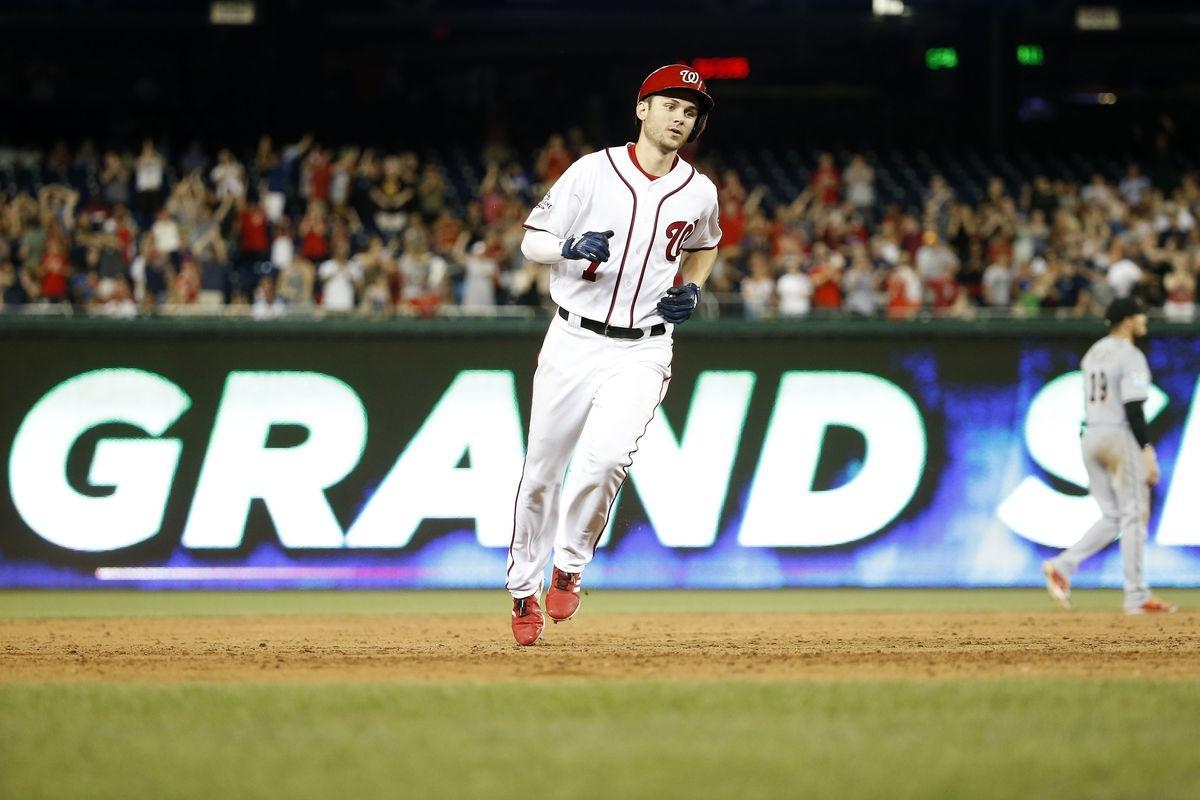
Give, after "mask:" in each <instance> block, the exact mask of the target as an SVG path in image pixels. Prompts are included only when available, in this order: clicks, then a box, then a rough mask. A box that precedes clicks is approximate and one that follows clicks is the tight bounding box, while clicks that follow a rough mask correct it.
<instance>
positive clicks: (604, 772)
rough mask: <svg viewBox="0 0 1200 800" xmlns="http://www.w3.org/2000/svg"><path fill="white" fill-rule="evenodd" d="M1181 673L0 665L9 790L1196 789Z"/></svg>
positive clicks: (1192, 792)
mask: <svg viewBox="0 0 1200 800" xmlns="http://www.w3.org/2000/svg"><path fill="white" fill-rule="evenodd" d="M1198 718H1200V690H1198V688H1197V686H1196V684H1195V683H1192V682H1186V683H1154V682H1144V681H1116V682H1095V681H1090V682H1085V683H1073V682H1066V681H1061V680H1050V681H976V682H957V681H955V682H913V683H895V682H888V683H872V682H864V683H796V684H730V685H705V686H691V685H678V684H666V683H636V684H619V683H618V684H614V683H604V684H589V683H580V684H553V685H539V686H536V687H532V688H523V687H521V686H519V685H512V684H509V685H488V686H482V685H450V686H446V685H442V686H428V687H426V686H421V687H417V686H405V685H390V686H370V685H366V686H364V685H321V686H273V685H254V684H248V685H247V684H242V685H191V686H188V685H184V686H156V687H149V686H137V685H116V686H112V685H110V686H95V685H91V686H89V685H75V686H46V685H41V686H13V685H10V686H0V743H2V744H0V796H2V797H5V798H22V799H23V800H36V799H37V798H91V799H93V800H101V799H103V798H121V800H126V799H127V798H197V799H198V800H213V798H263V799H264V800H277V799H279V798H332V797H337V798H355V799H356V800H357V798H443V797H444V798H472V797H487V798H496V797H513V796H546V797H552V798H557V797H567V798H590V797H614V798H640V797H648V798H650V797H652V798H657V799H661V798H677V797H678V798H697V797H714V798H740V799H745V798H759V797H781V798H783V797H786V798H801V797H802V798H839V799H840V798H889V799H897V798H943V797H944V798H975V799H979V798H1013V797H1017V798H1019V797H1027V798H1055V799H1056V800H1057V799H1061V798H1089V800H1097V799H1098V798H1154V800H1168V798H1195V797H1197V796H1200V772H1198V771H1197V769H1196V765H1197V758H1196V755H1195V743H1194V732H1195V729H1196V728H1195V726H1196V720H1197V719H1198Z"/></svg>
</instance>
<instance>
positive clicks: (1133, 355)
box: [1050, 336, 1150, 610]
mask: <svg viewBox="0 0 1200 800" xmlns="http://www.w3.org/2000/svg"><path fill="white" fill-rule="evenodd" d="M1081 366H1082V368H1083V404H1084V408H1085V409H1086V417H1085V419H1086V424H1085V427H1084V432H1083V437H1082V446H1083V463H1084V466H1085V467H1086V468H1087V474H1088V480H1089V481H1090V483H1091V487H1090V489H1089V491H1090V493H1091V495H1092V497H1094V498H1096V502H1097V503H1098V504H1099V505H1100V511H1101V513H1102V514H1103V515H1104V516H1102V517H1101V518H1100V521H1099V522H1097V523H1096V524H1095V525H1093V526H1092V527H1091V528H1089V529H1088V532H1087V533H1085V534H1084V535H1083V538H1082V539H1080V540H1079V541H1078V542H1076V543H1075V544H1074V545H1072V546H1071V547H1070V548H1069V549H1067V550H1064V551H1063V552H1062V553H1061V554H1060V555H1059V556H1058V557H1057V558H1054V559H1052V560H1051V561H1050V563H1051V564H1052V565H1053V566H1054V567H1055V568H1056V569H1057V570H1059V571H1060V572H1062V573H1063V574H1064V575H1067V576H1068V577H1069V576H1070V575H1072V574H1073V573H1074V572H1075V570H1077V569H1078V568H1079V564H1080V562H1081V561H1083V560H1084V559H1085V558H1087V557H1088V556H1090V555H1092V554H1093V553H1098V552H1099V551H1100V550H1103V549H1104V548H1105V547H1107V546H1108V544H1109V543H1110V542H1112V540H1113V539H1115V538H1116V537H1118V536H1120V537H1121V557H1122V559H1123V560H1124V562H1125V609H1126V610H1129V609H1133V608H1137V607H1138V606H1140V605H1141V604H1142V603H1144V602H1146V600H1148V599H1149V598H1150V589H1149V587H1148V586H1147V585H1146V581H1145V578H1144V577H1143V571H1142V554H1143V552H1144V550H1145V543H1146V521H1147V519H1148V518H1149V514H1150V487H1149V486H1147V485H1146V464H1145V461H1144V459H1143V456H1142V452H1141V448H1140V447H1139V446H1138V443H1137V441H1136V440H1135V439H1134V437H1133V432H1132V431H1131V430H1130V429H1129V423H1128V421H1127V420H1126V417H1125V404H1126V403H1129V402H1134V401H1144V400H1145V399H1146V397H1147V394H1148V392H1149V390H1150V365H1149V364H1148V363H1146V356H1145V355H1144V354H1143V353H1142V351H1141V350H1139V349H1137V347H1135V346H1134V345H1133V344H1132V343H1131V342H1128V341H1126V340H1124V339H1120V338H1118V337H1115V336H1106V337H1105V338H1103V339H1101V340H1100V341H1098V342H1096V344H1094V345H1092V347H1091V349H1090V350H1088V351H1087V354H1086V355H1084V357H1083V363H1082V365H1081Z"/></svg>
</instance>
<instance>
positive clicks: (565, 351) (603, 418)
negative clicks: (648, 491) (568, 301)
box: [507, 315, 672, 598]
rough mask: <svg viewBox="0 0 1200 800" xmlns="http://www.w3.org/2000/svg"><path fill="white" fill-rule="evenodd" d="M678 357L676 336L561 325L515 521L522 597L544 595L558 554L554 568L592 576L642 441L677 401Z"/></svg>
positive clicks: (512, 580) (543, 356)
mask: <svg viewBox="0 0 1200 800" xmlns="http://www.w3.org/2000/svg"><path fill="white" fill-rule="evenodd" d="M668 327H669V326H668ZM671 352H672V340H671V333H670V331H669V330H668V332H667V333H665V334H661V335H659V336H644V337H643V338H641V339H614V338H609V337H607V336H603V335H601V334H598V333H595V332H593V331H591V330H587V329H584V328H580V327H579V320H578V318H577V317H576V316H575V315H571V318H570V320H564V319H562V318H561V317H559V316H557V315H555V317H554V318H553V321H552V322H551V323H550V330H549V331H548V332H547V333H546V339H545V342H544V343H543V344H542V350H541V353H540V354H539V355H538V367H537V371H536V372H535V373H534V377H533V400H532V409H531V413H530V420H529V447H528V449H527V451H526V455H525V466H524V469H523V470H522V473H521V481H520V484H519V485H518V488H517V499H516V504H515V509H514V514H513V517H514V518H513V538H512V545H511V546H510V548H509V555H508V581H507V588H508V590H509V592H510V593H511V594H512V596H513V597H517V598H520V597H528V596H529V595H531V594H537V593H539V592H540V591H541V590H542V580H543V574H544V572H545V570H546V565H547V564H548V563H549V561H550V555H551V549H552V548H553V550H554V566H556V567H558V568H559V569H561V570H563V571H565V572H582V571H583V568H584V567H585V566H587V564H588V562H590V561H591V560H592V556H593V555H594V554H595V552H596V544H597V543H598V542H599V541H600V537H601V536H602V535H603V533H604V528H605V526H606V525H607V523H608V514H609V511H610V510H611V509H612V504H613V500H614V499H615V498H616V496H617V490H618V489H619V488H620V487H621V484H622V482H624V480H625V476H626V475H627V474H628V470H629V467H630V465H631V464H632V463H633V458H634V453H635V452H636V451H637V448H638V441H639V440H640V439H641V437H642V436H643V435H645V433H646V428H647V426H648V425H649V424H650V420H651V418H653V416H654V413H655V410H656V409H657V408H658V405H659V403H661V402H662V399H663V397H664V396H665V395H666V393H667V384H668V383H669V382H670V380H671ZM568 463H570V465H571V472H570V476H569V478H568V479H567V482H566V485H565V486H564V485H563V479H564V475H565V473H566V471H567V465H568Z"/></svg>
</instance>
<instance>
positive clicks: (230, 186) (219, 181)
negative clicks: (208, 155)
mask: <svg viewBox="0 0 1200 800" xmlns="http://www.w3.org/2000/svg"><path fill="white" fill-rule="evenodd" d="M208 177H209V180H211V181H212V184H213V189H214V190H215V191H216V193H217V199H218V200H225V199H227V198H232V199H234V200H236V199H237V198H239V197H242V196H243V195H245V193H246V176H245V171H244V170H243V169H242V165H241V164H240V163H239V162H238V160H237V159H236V158H234V157H233V153H232V151H230V150H229V148H228V147H223V148H221V150H220V152H218V153H217V163H216V166H214V167H213V168H212V172H210V173H209V176H208Z"/></svg>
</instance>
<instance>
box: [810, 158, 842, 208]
mask: <svg viewBox="0 0 1200 800" xmlns="http://www.w3.org/2000/svg"><path fill="white" fill-rule="evenodd" d="M809 184H810V185H811V187H812V190H813V195H814V196H815V197H816V198H817V200H818V201H819V202H821V203H824V204H825V205H827V206H834V205H837V204H838V203H840V202H841V199H842V173H841V172H839V171H838V168H837V167H836V166H834V163H833V155H832V154H830V153H820V154H819V155H818V156H817V168H816V169H814V170H813V172H812V176H811V177H810V178H809Z"/></svg>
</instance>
